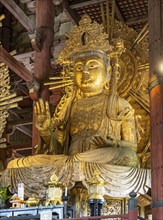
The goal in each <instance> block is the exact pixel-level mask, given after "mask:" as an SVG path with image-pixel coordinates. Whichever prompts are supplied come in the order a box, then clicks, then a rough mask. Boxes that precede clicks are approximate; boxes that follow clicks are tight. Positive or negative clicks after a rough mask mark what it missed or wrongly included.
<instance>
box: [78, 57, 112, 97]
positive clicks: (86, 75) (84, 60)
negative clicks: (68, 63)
mask: <svg viewBox="0 0 163 220" xmlns="http://www.w3.org/2000/svg"><path fill="white" fill-rule="evenodd" d="M74 79H75V83H76V85H77V86H78V87H79V88H80V89H81V91H82V92H83V93H84V94H85V95H86V94H88V95H95V94H98V93H100V92H102V90H103V88H104V85H105V84H106V82H107V81H108V77H107V74H106V65H105V63H104V60H103V59H102V58H101V57H99V56H96V55H92V56H87V57H81V58H77V59H76V60H75V62H74Z"/></svg>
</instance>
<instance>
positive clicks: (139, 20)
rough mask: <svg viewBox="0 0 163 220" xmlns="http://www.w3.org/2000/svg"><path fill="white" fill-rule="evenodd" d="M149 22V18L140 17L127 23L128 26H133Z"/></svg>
mask: <svg viewBox="0 0 163 220" xmlns="http://www.w3.org/2000/svg"><path fill="white" fill-rule="evenodd" d="M147 21H148V16H139V17H135V18H132V19H129V20H127V21H126V24H127V25H129V26H131V25H135V24H138V23H143V22H147Z"/></svg>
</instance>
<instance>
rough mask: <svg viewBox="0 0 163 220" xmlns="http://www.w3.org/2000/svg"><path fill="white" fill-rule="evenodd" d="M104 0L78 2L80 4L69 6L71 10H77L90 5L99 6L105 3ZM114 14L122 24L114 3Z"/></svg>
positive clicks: (121, 18)
mask: <svg viewBox="0 0 163 220" xmlns="http://www.w3.org/2000/svg"><path fill="white" fill-rule="evenodd" d="M105 2H106V0H89V1H84V2H80V3H76V4H73V5H70V8H72V9H78V8H82V7H86V6H90V5H94V4H100V3H105ZM115 13H116V16H117V18H118V19H119V20H120V21H122V22H125V21H124V18H123V16H122V14H121V12H120V10H119V8H118V6H117V4H116V3H115Z"/></svg>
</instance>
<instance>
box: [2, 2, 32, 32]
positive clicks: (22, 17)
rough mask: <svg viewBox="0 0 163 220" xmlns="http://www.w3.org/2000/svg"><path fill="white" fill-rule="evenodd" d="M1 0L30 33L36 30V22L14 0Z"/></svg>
mask: <svg viewBox="0 0 163 220" xmlns="http://www.w3.org/2000/svg"><path fill="white" fill-rule="evenodd" d="M0 2H1V3H2V4H3V5H4V6H5V7H6V8H7V9H8V10H9V11H10V13H11V14H12V15H13V16H14V17H15V18H16V19H17V20H18V21H19V22H20V23H21V24H22V25H23V27H24V28H25V29H26V30H27V31H28V32H29V33H33V32H34V30H35V26H34V24H32V22H31V20H30V19H29V18H28V16H27V15H26V14H25V13H24V11H23V10H22V9H21V8H20V7H19V6H18V5H17V4H16V3H15V2H14V1H13V0H0Z"/></svg>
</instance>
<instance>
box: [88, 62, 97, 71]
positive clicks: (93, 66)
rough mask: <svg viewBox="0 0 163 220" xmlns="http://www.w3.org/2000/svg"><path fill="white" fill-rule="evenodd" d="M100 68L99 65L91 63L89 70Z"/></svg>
mask: <svg viewBox="0 0 163 220" xmlns="http://www.w3.org/2000/svg"><path fill="white" fill-rule="evenodd" d="M98 66H99V65H98V63H95V62H91V63H89V65H88V68H89V69H94V68H97V67H98Z"/></svg>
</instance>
